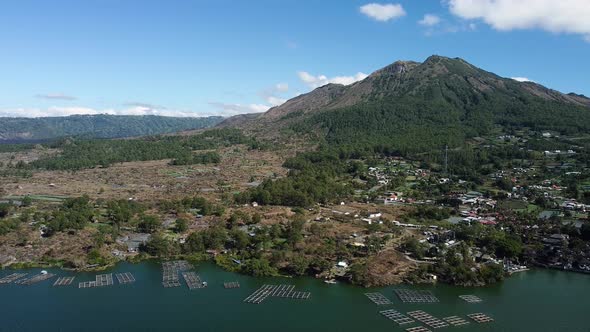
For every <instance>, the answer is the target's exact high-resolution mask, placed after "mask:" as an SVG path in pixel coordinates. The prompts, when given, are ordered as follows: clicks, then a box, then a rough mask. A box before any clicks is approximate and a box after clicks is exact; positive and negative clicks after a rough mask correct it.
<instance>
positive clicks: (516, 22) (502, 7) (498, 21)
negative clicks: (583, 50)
mask: <svg viewBox="0 0 590 332" xmlns="http://www.w3.org/2000/svg"><path fill="white" fill-rule="evenodd" d="M448 6H449V9H450V12H451V13H452V14H453V15H456V16H458V17H460V18H463V19H467V20H482V21H483V22H485V23H486V24H488V25H490V26H491V27H492V28H494V29H496V30H500V31H509V30H522V29H542V30H546V31H550V32H553V33H570V34H578V35H581V36H582V37H583V38H584V39H585V40H586V41H590V20H589V19H588V18H589V17H590V4H589V3H588V0H519V1H514V0H449V1H448Z"/></svg>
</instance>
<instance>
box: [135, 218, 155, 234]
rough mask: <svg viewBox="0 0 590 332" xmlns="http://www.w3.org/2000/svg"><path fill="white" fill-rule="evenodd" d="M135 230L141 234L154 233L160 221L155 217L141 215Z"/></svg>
mask: <svg viewBox="0 0 590 332" xmlns="http://www.w3.org/2000/svg"><path fill="white" fill-rule="evenodd" d="M137 228H138V230H139V231H140V232H142V233H154V232H155V231H157V230H158V228H160V221H159V220H158V218H157V217H156V216H152V215H143V216H142V217H141V221H140V222H139V224H138V225H137Z"/></svg>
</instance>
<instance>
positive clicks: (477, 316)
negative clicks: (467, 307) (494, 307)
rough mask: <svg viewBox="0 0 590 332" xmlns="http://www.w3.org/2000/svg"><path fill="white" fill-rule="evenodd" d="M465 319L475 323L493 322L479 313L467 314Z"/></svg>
mask: <svg viewBox="0 0 590 332" xmlns="http://www.w3.org/2000/svg"><path fill="white" fill-rule="evenodd" d="M467 317H469V318H471V319H473V320H474V321H476V322H477V323H489V322H493V321H494V319H493V318H492V317H490V316H488V315H486V314H482V313H481V312H479V313H475V314H469V315H467Z"/></svg>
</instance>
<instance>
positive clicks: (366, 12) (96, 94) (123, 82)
mask: <svg viewBox="0 0 590 332" xmlns="http://www.w3.org/2000/svg"><path fill="white" fill-rule="evenodd" d="M515 3H517V4H515ZM425 15H429V16H427V17H426V18H425ZM432 54H439V55H445V56H450V57H461V58H464V59H465V60H467V61H469V62H471V63H473V64H474V65H477V66H479V67H482V68H484V69H486V70H489V71H492V72H495V73H497V74H499V75H501V76H506V77H526V78H528V79H531V80H534V81H536V82H538V83H541V84H543V85H546V86H548V87H550V88H554V89H556V90H559V91H563V92H576V93H583V94H586V95H589V96H590V84H589V78H588V77H589V76H590V61H589V60H588V59H590V6H588V4H587V0H561V1H555V0H520V1H513V0H443V1H440V0H407V1H403V0H398V1H393V2H378V3H371V2H370V1H352V0H351V1H344V0H339V1H336V0H334V1H306V0H297V1H291V0H284V1H279V0H275V1H270V0H267V1H254V0H252V1H245V0H244V1H238V0H234V1H227V0H216V1H214V0H202V1H197V0H194V1H180V0H170V1H155V0H154V1H151V0H141V1H139V0H85V1H78V0H70V1H65V0H52V1H43V0H38V1H30V0H19V1H5V2H3V3H2V4H1V6H0V116H2V115H4V116H48V115H69V114H76V113H82V114H94V113H113V114H164V115H182V116H187V115H195V116H200V115H211V114H221V115H232V114H236V113H246V112H253V111H263V110H265V109H267V108H268V107H270V106H272V105H276V104H279V103H280V102H282V101H284V100H285V99H288V98H291V97H293V96H295V95H297V94H299V93H305V92H308V91H310V90H311V89H312V88H313V87H316V86H319V85H321V84H325V83H327V82H340V83H351V82H353V81H354V80H357V79H361V78H362V77H364V75H366V74H370V73H371V72H372V71H375V70H377V69H379V68H381V67H383V66H385V65H387V64H390V63H392V62H394V61H396V60H416V61H423V60H424V59H425V58H426V57H428V56H429V55H432Z"/></svg>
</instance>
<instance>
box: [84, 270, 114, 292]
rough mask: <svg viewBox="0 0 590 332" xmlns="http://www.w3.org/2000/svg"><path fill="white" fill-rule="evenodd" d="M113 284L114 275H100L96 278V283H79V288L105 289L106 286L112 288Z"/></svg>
mask: <svg viewBox="0 0 590 332" xmlns="http://www.w3.org/2000/svg"><path fill="white" fill-rule="evenodd" d="M113 284H114V283H113V274H112V273H109V274H99V275H97V276H96V279H95V280H94V281H84V282H80V283H78V288H94V287H104V286H112V285H113Z"/></svg>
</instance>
